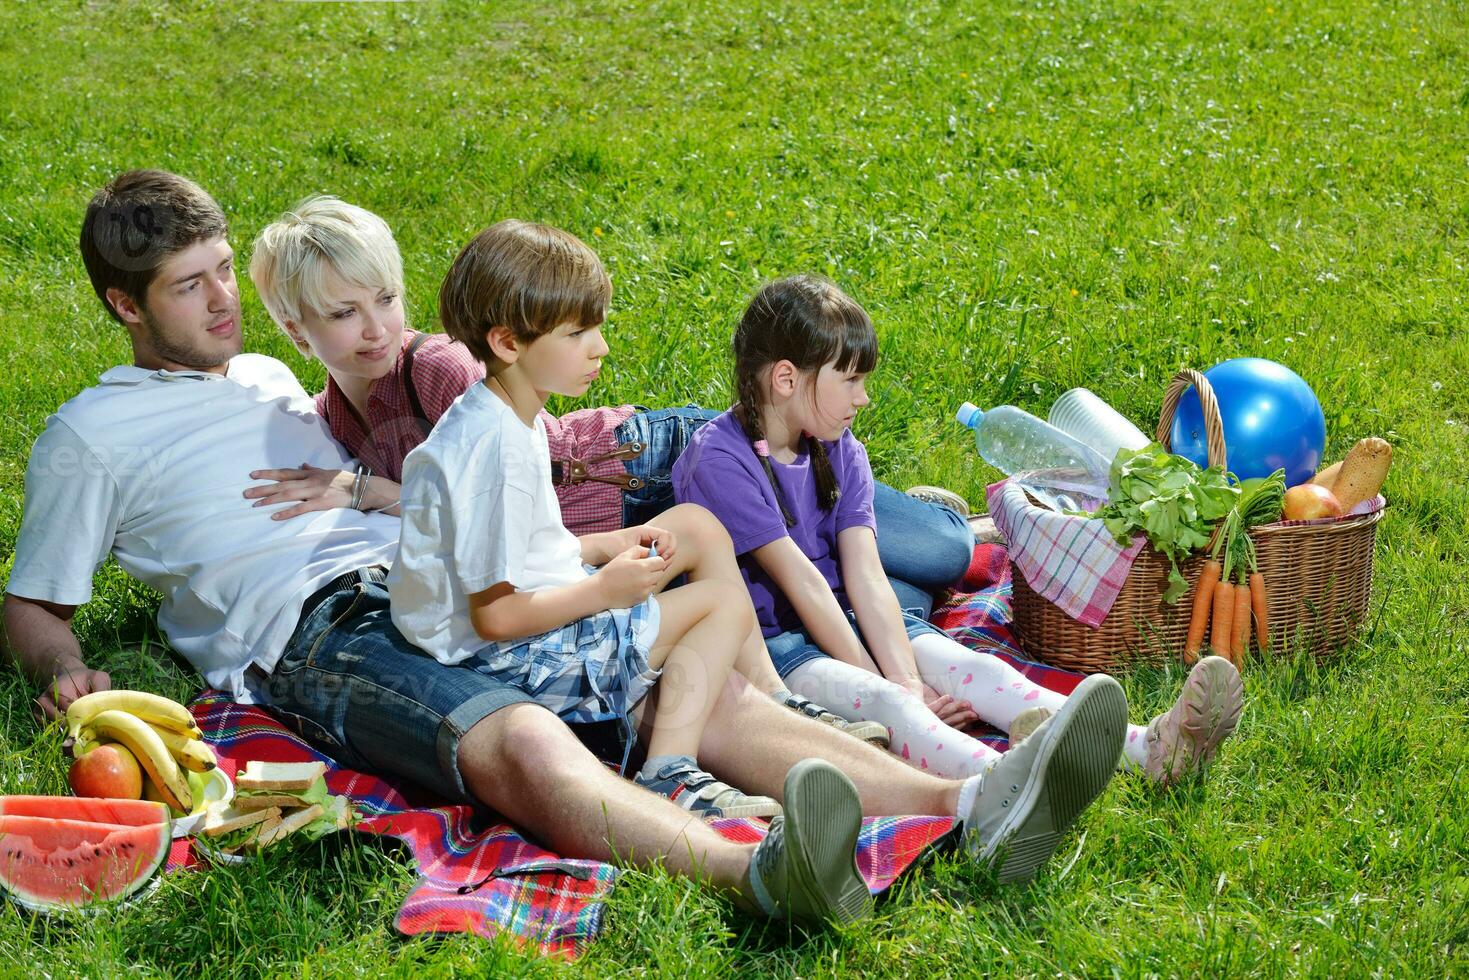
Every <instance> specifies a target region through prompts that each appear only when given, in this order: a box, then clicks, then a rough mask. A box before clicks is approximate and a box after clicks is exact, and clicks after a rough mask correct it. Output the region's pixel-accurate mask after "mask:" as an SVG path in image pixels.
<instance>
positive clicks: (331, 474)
mask: <svg viewBox="0 0 1469 980" xmlns="http://www.w3.org/2000/svg"><path fill="white" fill-rule="evenodd" d="M250 479H252V480H274V481H275V482H274V483H268V484H265V485H264V486H259V487H251V488H250V489H248V490H246V491H245V496H246V497H248V498H251V499H253V500H254V501H255V506H256V507H268V506H271V505H279V504H289V503H294V504H295V506H294V507H287V508H286V509H284V510H280V511H277V512H276V513H274V514H271V515H270V519H271V520H273V521H285V520H289V519H290V518H292V517H299V516H300V515H302V514H309V513H311V512H312V511H317V510H331V509H332V508H334V507H348V506H351V504H352V483H353V481H355V480H356V479H357V475H356V474H355V473H349V472H348V471H347V470H328V469H323V468H322V467H319V466H312V465H311V464H310V463H302V464H301V468H300V469H295V470H255V471H254V472H252V473H251V474H250ZM400 491H401V488H400V487H399V485H398V484H396V483H394V482H393V481H392V480H389V479H386V478H384V477H380V476H374V477H371V478H370V479H369V480H368V481H367V490H366V493H365V494H364V495H363V500H362V509H363V510H381V509H382V508H384V507H391V506H393V505H394V504H396V503H397V502H398V496H399V493H400Z"/></svg>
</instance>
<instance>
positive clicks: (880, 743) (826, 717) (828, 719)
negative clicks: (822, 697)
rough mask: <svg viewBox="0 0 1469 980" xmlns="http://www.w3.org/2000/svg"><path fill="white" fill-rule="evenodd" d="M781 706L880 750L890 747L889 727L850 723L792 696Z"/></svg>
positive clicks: (795, 695) (816, 705)
mask: <svg viewBox="0 0 1469 980" xmlns="http://www.w3.org/2000/svg"><path fill="white" fill-rule="evenodd" d="M781 704H783V705H785V706H786V707H787V708H790V709H791V710H792V711H799V712H800V713H801V714H803V715H805V716H806V717H808V718H815V719H816V720H817V721H819V722H821V723H822V724H823V725H830V726H831V727H832V728H835V729H836V730H837V731H839V732H846V733H847V734H848V735H850V736H852V737H853V738H859V739H861V740H862V741H864V742H867V743H869V744H871V745H876V746H877V747H878V748H880V749H886V748H887V747H888V742H889V738H888V726H886V725H884V724H882V723H881V722H876V721H848V720H847V719H845V718H843V717H842V716H841V715H839V714H837V713H836V712H834V711H830V710H828V709H826V708H823V707H822V706H821V705H819V704H817V703H816V702H815V701H812V700H811V699H810V698H803V697H801V696H800V695H799V694H792V695H790V696H788V697H785V698H782V699H781Z"/></svg>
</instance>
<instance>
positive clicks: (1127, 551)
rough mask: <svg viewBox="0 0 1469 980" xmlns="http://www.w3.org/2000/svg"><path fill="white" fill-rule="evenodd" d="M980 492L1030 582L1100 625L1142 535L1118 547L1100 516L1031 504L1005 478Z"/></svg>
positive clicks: (1083, 619) (1076, 614)
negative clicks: (1061, 510) (1095, 516)
mask: <svg viewBox="0 0 1469 980" xmlns="http://www.w3.org/2000/svg"><path fill="white" fill-rule="evenodd" d="M985 496H986V498H987V499H988V501H989V508H990V516H991V517H993V518H994V521H995V527H997V528H999V529H1000V531H1001V532H1002V533H1003V534H1004V535H1005V542H1006V545H1007V546H1008V547H1009V549H1010V557H1011V559H1013V560H1014V562H1015V566H1016V567H1017V568H1019V569H1020V574H1022V575H1024V576H1025V581H1026V582H1027V583H1028V584H1029V585H1030V587H1031V588H1032V589H1034V590H1035V591H1036V592H1037V593H1038V594H1040V595H1042V596H1044V597H1046V598H1047V599H1049V600H1051V602H1053V603H1055V604H1056V605H1057V606H1059V607H1060V608H1061V610H1062V611H1063V612H1065V613H1066V615H1068V616H1070V617H1071V618H1072V619H1074V620H1077V621H1078V622H1081V623H1084V624H1086V625H1087V626H1100V625H1101V623H1102V620H1104V619H1106V618H1107V613H1108V612H1110V611H1111V610H1112V604H1113V603H1114V602H1116V601H1117V595H1118V593H1120V592H1121V591H1122V586H1123V585H1125V584H1126V583H1127V573H1128V572H1130V571H1132V563H1133V560H1134V559H1135V558H1137V555H1138V552H1140V551H1142V549H1143V545H1144V544H1145V543H1146V542H1147V539H1146V538H1145V537H1143V536H1142V535H1141V534H1139V535H1135V536H1134V537H1133V538H1132V541H1131V543H1130V544H1128V545H1127V546H1126V547H1124V546H1122V545H1120V544H1118V543H1117V539H1116V538H1114V537H1112V532H1111V531H1108V530H1107V526H1106V525H1105V524H1103V523H1102V522H1101V521H1100V520H1093V519H1091V518H1087V517H1071V516H1068V515H1066V514H1058V513H1056V512H1055V511H1053V510H1048V509H1046V508H1045V507H1037V506H1036V505H1034V504H1032V503H1031V502H1030V501H1029V500H1028V499H1026V496H1025V491H1024V490H1022V489H1021V488H1020V487H1019V486H1018V485H1017V484H1015V483H1014V482H1013V481H1010V480H1002V481H1000V482H999V483H996V484H993V485H991V486H990V487H989V488H988V489H987V490H986V491H985Z"/></svg>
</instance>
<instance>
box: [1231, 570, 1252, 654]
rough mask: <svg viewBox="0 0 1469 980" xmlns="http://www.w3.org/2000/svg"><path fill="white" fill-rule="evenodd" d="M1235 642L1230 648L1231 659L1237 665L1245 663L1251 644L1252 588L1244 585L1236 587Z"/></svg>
mask: <svg viewBox="0 0 1469 980" xmlns="http://www.w3.org/2000/svg"><path fill="white" fill-rule="evenodd" d="M1233 627H1234V642H1233V643H1232V644H1231V645H1230V648H1229V659H1230V660H1233V661H1234V665H1235V666H1236V667H1243V666H1244V664H1245V651H1246V650H1247V649H1248V648H1249V646H1250V590H1249V589H1248V588H1246V587H1245V586H1244V585H1237V586H1235V589H1234V622H1233Z"/></svg>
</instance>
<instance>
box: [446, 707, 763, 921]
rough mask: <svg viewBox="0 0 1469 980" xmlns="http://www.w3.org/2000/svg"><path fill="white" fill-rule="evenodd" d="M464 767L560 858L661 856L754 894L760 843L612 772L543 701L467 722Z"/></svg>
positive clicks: (500, 807)
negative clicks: (750, 876)
mask: <svg viewBox="0 0 1469 980" xmlns="http://www.w3.org/2000/svg"><path fill="white" fill-rule="evenodd" d="M766 700H768V699H766ZM459 768H460V772H461V773H462V774H463V777H464V782H465V785H466V786H467V787H468V788H469V791H470V792H471V793H472V794H474V796H475V798H476V799H478V800H479V801H480V802H481V803H483V804H485V805H486V806H488V807H490V808H492V809H494V810H495V811H496V812H498V813H500V814H502V815H503V816H504V817H505V818H506V819H508V820H510V821H511V822H512V823H515V824H517V825H519V826H521V827H526V828H528V829H530V830H532V831H533V832H534V833H535V834H537V835H538V836H539V838H540V839H541V841H542V842H544V843H545V844H546V845H547V846H548V847H550V848H551V849H552V850H554V851H556V852H557V853H559V854H564V855H566V856H567V857H575V858H587V859H591V860H597V861H609V862H615V863H617V864H622V865H630V866H647V865H649V864H652V863H653V862H654V861H657V860H661V861H662V863H663V865H664V867H666V868H668V870H670V871H672V872H675V873H677V874H682V875H687V876H688V877H691V878H695V879H699V880H703V881H707V882H709V883H710V884H712V885H714V886H716V887H719V888H731V889H735V890H736V891H738V892H740V893H741V895H742V896H744V895H748V893H747V892H746V891H745V889H746V888H747V887H748V885H747V877H746V875H747V872H748V870H749V865H750V856H751V854H753V853H754V845H752V844H735V843H732V842H731V841H727V840H725V839H724V838H723V837H722V836H720V834H719V833H718V832H717V831H715V830H714V829H713V828H712V827H710V826H709V825H708V824H706V823H705V822H704V821H703V820H701V819H699V818H698V817H696V816H691V815H690V814H689V812H688V811H687V810H684V809H682V808H680V807H679V806H677V805H675V804H674V803H672V802H670V801H669V800H666V799H664V798H663V797H661V796H657V795H655V794H653V793H650V792H648V791H646V790H644V789H641V788H639V787H638V786H636V785H634V784H633V783H632V782H630V781H628V780H626V779H623V778H622V777H620V776H618V775H616V774H615V773H613V772H612V771H610V770H609V769H607V767H605V766H603V765H602V764H601V763H600V762H598V761H597V759H596V758H595V757H593V755H592V754H591V753H590V752H588V751H587V750H586V748H585V747H583V746H582V744H581V743H580V742H578V741H577V739H576V736H575V735H573V734H572V733H571V730H570V729H568V728H567V727H566V726H565V725H564V724H562V723H561V721H560V720H559V719H558V718H557V717H556V716H555V715H553V714H551V713H550V712H549V711H546V710H545V709H543V708H541V707H539V706H537V705H533V704H515V705H511V706H510V707H508V708H502V709H501V710H499V711H496V712H495V713H494V714H492V715H490V716H489V717H487V718H485V719H483V720H481V721H480V722H479V723H478V724H476V725H475V726H474V727H473V728H471V729H470V730H469V731H468V732H467V733H465V735H464V737H463V739H462V740H461V741H460V743H459ZM783 776H784V774H782V777H783Z"/></svg>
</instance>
